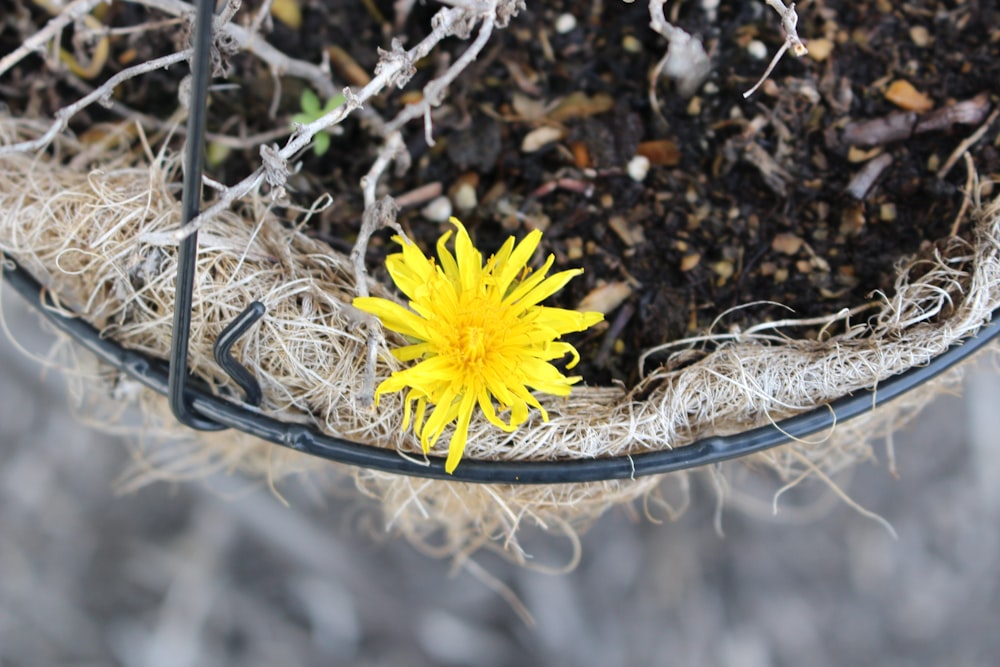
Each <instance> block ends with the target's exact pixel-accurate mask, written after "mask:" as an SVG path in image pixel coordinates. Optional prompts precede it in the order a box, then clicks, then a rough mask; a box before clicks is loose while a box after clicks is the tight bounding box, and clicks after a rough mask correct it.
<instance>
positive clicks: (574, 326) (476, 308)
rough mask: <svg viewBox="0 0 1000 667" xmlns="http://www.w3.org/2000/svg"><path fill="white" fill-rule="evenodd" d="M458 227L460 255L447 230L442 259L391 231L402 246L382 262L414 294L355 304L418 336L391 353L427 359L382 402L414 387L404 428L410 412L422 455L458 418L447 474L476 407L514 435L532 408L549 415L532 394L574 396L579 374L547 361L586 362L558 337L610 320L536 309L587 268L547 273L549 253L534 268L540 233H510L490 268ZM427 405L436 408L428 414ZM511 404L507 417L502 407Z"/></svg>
mask: <svg viewBox="0 0 1000 667" xmlns="http://www.w3.org/2000/svg"><path fill="white" fill-rule="evenodd" d="M451 223H452V224H453V225H455V228H456V230H457V234H456V235H455V254H454V255H453V254H452V253H451V252H450V251H449V250H448V248H447V244H448V240H449V239H450V238H451V236H452V231H451V230H449V231H448V232H446V233H445V234H444V235H443V236H442V237H441V238H440V239H439V240H438V243H437V254H438V261H437V262H435V261H434V259H433V258H427V257H426V256H425V255H424V253H423V252H421V250H420V249H419V248H418V247H417V246H416V245H414V244H412V243H410V242H408V241H406V240H405V239H403V238H401V237H399V236H396V237H393V240H394V241H396V242H397V243H399V244H400V245H401V246H402V249H403V250H402V252H400V253H396V254H393V255H390V256H389V257H388V258H386V262H385V264H386V268H387V269H388V271H389V275H391V276H392V279H393V281H394V282H395V283H396V286H397V287H399V289H400V290H401V291H402V292H403V293H404V294H406V296H407V297H409V299H410V308H409V309H407V308H404V307H403V306H401V305H399V304H397V303H395V302H393V301H389V300H387V299H381V298H377V297H359V298H356V299H355V300H354V305H355V306H356V307H357V308H359V309H360V310H363V311H365V312H367V313H371V314H372V315H376V316H377V317H378V318H379V319H380V320H381V321H382V324H383V325H384V326H386V327H387V328H389V329H392V330H393V331H397V332H399V333H401V334H402V335H403V336H405V337H406V338H407V339H408V340H410V341H411V344H410V345H406V346H404V347H401V348H398V349H396V350H393V355H394V356H395V357H396V358H397V359H399V360H400V361H413V360H415V359H419V360H421V361H420V363H418V364H416V365H415V366H411V367H410V368H407V369H405V370H401V371H397V372H395V373H393V374H392V375H391V376H390V377H389V378H387V379H386V380H385V381H383V382H382V383H381V384H380V385H379V386H378V389H377V390H376V392H375V400H376V402H377V401H378V398H379V396H380V395H382V394H385V393H389V392H395V391H401V390H403V389H409V391H408V393H407V394H406V399H405V410H404V414H403V429H404V430H405V429H407V428H408V427H409V425H410V421H411V417H412V418H413V430H414V432H415V433H416V434H418V435H419V436H420V444H421V447H423V450H424V452H428V451H430V448H431V447H433V446H434V444H435V443H436V442H437V440H438V438H440V437H441V434H442V433H443V432H444V430H445V428H446V427H447V426H448V425H449V424H451V423H454V424H455V427H454V431H453V433H452V436H451V443H450V444H449V446H448V460H447V462H446V463H445V469H446V470H447V471H448V472H449V473H450V472H453V471H454V470H455V467H456V466H457V465H458V462H459V460H460V459H461V458H462V452H464V451H465V443H466V440H467V439H468V436H469V422H470V421H471V419H472V413H473V412H474V411H475V409H476V408H477V407H478V408H479V410H480V411H482V413H483V415H484V416H485V417H486V419H487V420H488V421H489V422H490V423H491V424H493V425H495V426H497V427H498V428H501V429H503V430H504V431H508V432H510V431H514V430H515V429H517V427H518V426H520V425H521V424H523V423H524V422H525V420H527V419H528V412H529V410H528V408H529V406H530V407H535V408H537V409H538V410H539V411H540V412H541V415H542V419H544V420H546V421H548V418H549V417H548V414H546V412H545V409H544V408H543V407H542V405H541V404H540V403H539V402H538V399H536V398H535V397H534V396H533V395H532V394H531V390H532V389H534V390H537V391H540V392H544V393H547V394H554V395H556V396H568V395H569V392H570V386H571V385H573V384H575V383H577V382H579V381H580V379H581V378H580V377H579V376H571V377H566V376H565V375H563V374H562V373H560V372H559V370H558V369H556V367H555V366H553V365H552V364H550V363H549V361H551V360H553V359H560V358H562V357H565V356H566V355H569V356H570V357H571V360H570V363H568V364H567V367H568V368H572V367H573V366H574V365H576V363H577V362H578V361H579V360H580V355H579V354H578V353H577V351H576V349H575V348H574V347H573V346H572V345H570V344H569V343H565V342H560V341H558V340H557V339H558V338H559V337H560V336H562V335H563V334H565V333H569V332H571V331H583V330H584V329H586V328H588V327H590V326H592V325H593V324H596V323H597V322H600V321H601V320H602V319H603V315H601V314H600V313H581V312H577V311H575V310H566V309H563V308H550V307H547V306H541V305H539V303H540V302H541V301H542V300H543V299H545V298H547V297H549V296H551V295H552V294H555V293H556V292H558V291H559V290H560V289H562V288H563V287H564V286H565V285H566V283H568V282H569V281H570V279H572V278H573V277H574V276H576V275H579V274H580V273H583V269H573V270H569V271H560V272H559V273H556V274H553V275H551V276H548V277H546V273H548V271H549V269H550V268H552V262H553V260H554V258H553V256H552V255H549V257H548V259H546V260H545V264H544V265H543V266H542V268H541V269H539V270H538V271H535V272H531V269H529V268H528V267H527V263H528V261H529V260H530V259H531V256H532V255H533V254H534V253H535V249H536V248H537V247H538V242H539V241H540V240H541V238H542V234H541V232H539V231H537V230H536V231H533V232H531V233H530V234H528V235H527V236H526V237H525V238H524V240H522V241H521V242H520V243H518V244H515V243H514V238H513V237H511V238H509V239H507V241H506V243H504V244H503V246H502V247H501V248H500V250H499V251H498V252H497V253H496V254H495V255H493V256H492V257H490V258H489V260H488V261H487V262H486V264H485V265H484V264H483V256H482V254H481V253H480V252H479V251H478V250H477V249H476V248H475V246H473V244H472V239H470V238H469V233H468V232H467V231H466V230H465V227H464V226H463V225H462V223H461V222H459V221H458V220H457V219H456V218H452V219H451ZM413 403H416V412H415V414H414V412H413ZM428 405H432V406H433V410H431V411H430V414H429V416H428V414H427V406H428ZM507 410H509V411H510V413H509V416H508V420H507V421H506V422H505V421H504V420H503V419H502V418H501V417H500V413H504V412H506V411H507Z"/></svg>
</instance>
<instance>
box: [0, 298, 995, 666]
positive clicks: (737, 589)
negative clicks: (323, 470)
mask: <svg viewBox="0 0 1000 667" xmlns="http://www.w3.org/2000/svg"><path fill="white" fill-rule="evenodd" d="M2 300H3V311H4V314H5V318H6V322H7V324H8V326H9V328H10V330H11V331H12V333H13V335H14V338H15V339H16V340H17V341H18V342H19V344H20V345H22V346H24V347H27V348H28V349H29V351H32V352H33V353H35V354H39V355H45V354H46V351H47V350H48V349H49V346H50V343H49V339H48V338H47V337H46V336H45V335H42V333H41V328H40V326H39V324H38V322H37V321H36V319H35V317H34V316H33V314H31V313H28V312H26V310H25V308H24V306H23V305H22V303H21V302H20V300H19V299H18V298H17V297H16V295H14V294H13V293H12V292H10V291H9V290H8V289H7V288H4V291H3V294H2ZM982 364H985V362H982ZM994 371H995V369H992V368H989V369H984V370H982V371H977V372H975V373H973V374H972V376H971V377H970V378H969V380H968V381H967V383H966V387H967V388H966V397H965V398H964V399H961V400H959V399H956V398H952V397H945V398H942V399H939V400H938V401H936V402H935V404H933V405H932V406H931V407H930V408H929V409H928V410H927V411H926V412H925V413H924V414H923V415H922V416H921V417H920V418H919V420H918V421H917V422H916V423H915V424H913V425H912V426H911V427H910V428H909V429H908V430H907V431H906V432H904V433H901V434H899V435H898V436H897V439H896V450H897V458H898V469H899V479H894V478H892V477H891V476H890V475H889V474H888V473H887V472H886V470H885V468H884V467H879V466H875V465H866V466H861V467H860V468H859V469H858V470H857V471H856V474H854V475H853V479H851V480H849V489H850V492H851V494H852V496H853V497H854V498H856V499H857V500H858V501H859V502H860V503H862V504H863V505H864V506H865V507H867V508H869V509H871V510H873V511H876V512H878V513H879V514H881V515H882V516H884V517H885V518H886V519H887V520H889V521H890V522H891V523H892V524H893V526H894V527H895V530H896V532H897V533H898V539H893V538H892V537H890V536H889V534H888V533H887V531H886V530H885V529H884V528H883V527H882V526H880V525H879V524H877V523H876V522H874V521H872V520H870V519H868V518H865V517H863V516H861V515H859V514H858V513H856V512H854V511H853V510H851V509H850V508H848V507H846V506H844V505H843V504H842V503H839V502H827V501H824V500H822V498H821V496H822V494H820V493H819V489H818V488H815V487H814V488H813V489H811V490H808V491H807V492H805V493H803V494H801V496H800V498H799V500H800V501H803V502H806V506H805V507H804V508H802V509H795V508H793V507H791V506H784V507H783V509H782V511H780V512H779V514H778V516H777V517H771V516H770V508H769V498H768V497H767V496H766V495H762V496H761V501H760V502H759V503H749V502H745V503H742V506H743V509H742V510H741V511H735V510H727V511H726V512H724V514H723V522H722V523H723V528H724V530H725V537H724V538H722V537H719V536H718V535H717V534H716V532H715V530H714V528H713V494H712V491H711V489H709V488H708V486H707V484H701V485H699V486H697V487H696V489H695V496H696V498H695V500H696V502H695V504H694V506H693V508H692V509H691V510H690V511H689V512H688V513H687V514H686V515H685V516H684V517H683V518H682V519H680V520H679V521H677V522H675V523H673V524H667V525H653V524H650V523H648V522H646V521H644V520H643V521H638V522H636V521H633V520H632V519H630V518H629V517H628V516H626V514H625V513H624V512H622V511H613V512H611V513H609V514H608V515H607V516H606V517H604V518H603V519H602V520H601V521H599V522H598V523H597V525H596V526H595V527H594V529H593V530H592V531H591V532H590V533H588V534H587V536H586V537H585V538H584V545H583V546H584V556H583V560H582V561H581V563H580V566H579V567H578V568H577V569H576V571H574V572H573V573H571V574H568V575H564V576H548V575H542V574H537V573H534V572H530V571H525V570H519V569H516V568H514V567H511V566H509V565H507V564H506V563H503V562H501V561H499V560H497V559H496V558H493V557H482V558H481V559H480V560H479V562H480V564H481V565H482V566H483V567H484V568H485V569H486V570H488V571H489V572H491V573H493V574H494V575H495V576H497V577H498V578H499V579H500V580H501V581H503V582H504V583H505V584H506V585H508V586H510V588H511V589H512V590H513V591H514V592H515V593H516V594H517V595H518V596H519V597H520V599H521V600H523V602H524V604H525V605H526V606H527V608H528V609H529V610H530V612H531V613H532V614H533V615H534V617H535V619H536V621H537V624H536V625H535V626H534V627H528V626H526V625H525V624H524V623H522V622H521V621H520V620H519V618H518V617H517V615H516V614H515V612H514V611H513V609H512V608H511V606H510V605H509V604H508V603H507V602H505V601H504V600H503V599H502V598H501V597H500V596H499V595H498V594H496V593H494V592H493V591H491V590H490V589H489V588H487V587H486V586H485V585H484V584H482V583H481V582H480V581H478V580H477V579H475V578H473V577H472V576H471V575H469V574H468V573H466V572H464V571H459V572H457V573H454V572H452V568H451V565H450V564H449V563H447V562H441V561H436V560H431V559H429V558H427V557H425V556H423V555H421V554H420V553H417V552H416V551H414V550H413V549H412V548H410V547H409V546H407V545H406V544H404V543H402V542H400V541H397V540H394V539H391V538H377V537H375V536H373V535H372V534H371V532H370V531H369V530H368V529H367V528H366V526H367V525H368V522H369V520H370V512H368V511H366V508H367V507H368V506H366V505H365V502H364V501H362V500H360V499H357V500H355V499H350V498H333V499H327V500H326V501H323V502H320V501H317V500H315V499H312V498H310V496H309V495H308V494H306V493H299V492H297V491H296V489H295V488H288V486H289V485H285V487H283V491H285V492H286V493H287V495H288V497H289V500H290V501H291V503H292V507H291V508H288V507H285V506H284V505H282V504H281V503H280V502H278V500H276V499H275V498H274V497H273V496H272V495H271V494H270V493H269V492H268V491H267V490H266V489H259V488H255V487H253V486H252V485H250V484H248V483H247V481H246V480H241V479H239V478H234V477H223V476H220V477H215V478H212V479H209V480H206V481H204V482H199V483H189V484H182V485H168V484H155V485H153V486H150V487H147V488H144V489H142V490H140V491H139V492H137V493H134V494H132V495H128V496H118V495H116V494H115V493H114V491H113V485H114V481H115V478H116V476H117V475H118V474H120V473H121V471H122V470H123V468H124V467H125V462H126V460H127V456H128V453H127V451H128V450H127V449H126V447H125V445H124V444H123V443H121V442H119V441H116V439H114V438H111V437H108V436H105V435H101V434H98V433H96V432H94V431H91V430H88V429H87V428H85V427H83V426H81V425H80V424H79V422H77V421H76V420H75V419H74V418H73V417H72V416H71V415H70V410H69V409H68V407H67V400H66V397H65V391H64V388H63V382H62V381H61V380H60V377H59V375H58V374H56V373H52V372H46V371H45V370H44V366H43V365H41V364H39V363H38V362H36V361H33V360H30V359H29V358H28V357H26V356H25V355H24V354H23V353H22V352H19V351H17V350H15V347H14V345H13V344H12V343H11V341H10V340H9V339H7V337H6V336H4V337H3V341H2V342H0V665H2V666H3V667H15V666H22V665H23V666H29V665H31V666H34V665H43V666H44V665H77V666H81V667H82V666H85V665H86V666H97V665H127V666H136V667H139V666H142V667H160V666H164V667H165V666H170V667H184V666H187V665H192V666H194V665H241V666H245V667H253V666H256V665H261V666H263V665H268V666H272V665H306V666H309V665H358V666H362V667H368V666H370V667H376V666H378V667H390V666H393V667H395V666H407V667H420V666H421V665H484V666H490V665H497V666H500V665H520V664H538V665H542V664H544V665H557V666H558V665H567V666H569V665H573V666H580V667H586V666H590V665H593V666H600V667H614V666H616V665H720V666H727V665H733V666H737V665H738V666H740V667H757V666H760V667H767V666H772V665H774V666H779V665H788V666H793V665H794V666H799V665H810V666H816V667H824V666H826V665H830V666H835V665H876V664H877V665H883V666H886V667H892V666H894V665H968V666H976V665H983V666H987V665H996V664H997V660H998V657H997V656H1000V632H998V631H997V627H998V623H997V621H998V619H1000V584H998V582H1000V576H998V575H1000V530H998V525H1000V522H998V519H1000V442H998V436H997V433H998V432H1000V410H998V405H1000V402H998V398H1000V374H996V373H995V372H994ZM761 488H762V489H766V488H769V487H768V486H766V485H761ZM810 498H812V499H816V498H819V500H818V501H816V502H812V503H809V502H808V501H809V500H810ZM792 500H794V498H793V499H792ZM810 507H811V509H810ZM528 543H529V545H530V548H531V550H532V551H533V553H535V554H536V555H537V556H538V558H539V560H545V559H550V558H551V559H558V558H559V557H561V555H563V551H564V550H563V549H562V547H561V545H558V544H556V545H553V544H551V542H549V541H545V540H539V539H533V538H531V537H530V536H529V539H528Z"/></svg>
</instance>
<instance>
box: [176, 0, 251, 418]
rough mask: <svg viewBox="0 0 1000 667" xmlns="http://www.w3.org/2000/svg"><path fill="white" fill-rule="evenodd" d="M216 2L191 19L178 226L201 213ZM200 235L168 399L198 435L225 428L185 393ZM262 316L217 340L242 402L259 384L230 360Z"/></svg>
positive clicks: (180, 268) (180, 289) (190, 246)
mask: <svg viewBox="0 0 1000 667" xmlns="http://www.w3.org/2000/svg"><path fill="white" fill-rule="evenodd" d="M214 8H215V3H214V2H212V0H199V1H198V8H197V16H196V18H195V33H194V53H193V55H192V56H191V103H190V104H189V105H188V110H189V112H188V124H187V143H186V145H185V148H184V150H185V153H184V184H183V188H184V189H183V193H182V196H181V227H183V226H184V225H186V224H187V223H189V222H190V221H191V220H193V219H194V218H196V217H197V216H198V213H199V212H200V209H201V176H202V153H203V151H202V148H203V146H202V144H203V143H204V136H205V110H206V108H207V98H208V80H209V74H210V68H211V62H212V59H211V53H210V51H211V47H212V17H213V10H214ZM197 257H198V232H197V231H196V232H194V233H193V234H191V235H190V236H188V237H186V238H185V239H184V240H182V241H181V242H180V247H179V248H178V252H177V285H176V288H175V291H174V319H173V327H172V329H171V333H172V336H171V338H170V370H169V376H168V397H169V399H170V409H171V411H172V412H173V413H174V417H176V418H177V421H179V422H181V423H182V424H184V425H185V426H190V427H191V428H195V429H198V430H202V431H218V430H220V429H224V428H228V427H227V426H225V425H223V424H220V423H218V422H217V421H215V420H213V419H209V418H206V417H205V416H204V415H202V414H200V413H199V412H198V411H197V410H194V409H192V406H191V399H190V395H189V391H188V387H187V385H188V379H189V373H188V365H187V359H188V343H189V341H190V337H191V304H192V300H193V296H194V276H195V271H196V268H197V261H196V260H197ZM263 314H264V305H263V304H262V303H260V302H259V301H254V302H253V303H251V304H250V305H249V306H247V308H246V310H244V311H243V312H242V313H241V314H240V315H239V317H237V318H236V320H235V321H233V323H232V324H230V325H229V326H228V327H226V329H225V330H224V331H223V332H222V334H221V335H220V336H219V339H218V341H216V344H215V350H214V351H215V361H216V363H218V364H219V365H220V366H221V367H222V369H223V370H225V371H226V373H228V374H229V376H230V377H231V378H232V379H233V380H234V381H235V382H236V383H237V384H239V385H240V387H241V388H242V389H243V391H244V393H245V394H246V402H247V403H248V404H250V405H253V406H257V405H260V399H261V392H260V385H259V384H258V383H257V380H256V379H255V378H254V377H253V375H251V373H250V371H248V370H247V369H246V368H244V367H243V366H241V365H240V363H239V362H238V361H236V359H234V358H233V356H232V353H231V350H232V347H233V344H234V343H235V342H236V341H237V340H238V339H239V337H240V336H241V335H243V334H244V333H245V332H246V331H247V329H249V328H250V326H252V325H253V323H254V322H256V321H257V320H259V319H260V318H261V316H262V315H263Z"/></svg>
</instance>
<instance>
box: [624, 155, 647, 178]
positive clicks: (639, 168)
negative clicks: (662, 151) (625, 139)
mask: <svg viewBox="0 0 1000 667" xmlns="http://www.w3.org/2000/svg"><path fill="white" fill-rule="evenodd" d="M625 171H626V172H628V176H629V178H631V179H632V180H633V181H635V182H637V183H641V182H643V181H644V180H646V174H648V173H649V158H648V157H646V156H644V155H636V156H635V157H634V158H632V159H631V160H629V161H628V165H626V167H625Z"/></svg>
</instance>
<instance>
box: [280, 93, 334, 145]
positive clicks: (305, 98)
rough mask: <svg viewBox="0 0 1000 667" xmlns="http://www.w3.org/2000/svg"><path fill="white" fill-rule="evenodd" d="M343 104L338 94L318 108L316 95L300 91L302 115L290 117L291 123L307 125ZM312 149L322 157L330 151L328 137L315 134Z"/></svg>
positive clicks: (323, 134) (326, 134) (324, 133)
mask: <svg viewBox="0 0 1000 667" xmlns="http://www.w3.org/2000/svg"><path fill="white" fill-rule="evenodd" d="M343 103H344V96H343V95H339V94H338V95H334V96H333V97H331V98H330V99H329V100H327V103H326V105H324V106H320V103H319V97H317V96H316V93H314V92H313V91H311V90H310V89H308V88H306V89H305V90H303V91H302V97H300V98H299V106H300V107H301V108H302V113H297V114H295V115H294V116H292V122H293V123H298V124H300V125H308V124H309V123H311V122H313V121H314V120H317V119H319V118H320V117H322V116H323V115H325V114H328V113H330V112H331V111H333V110H334V109H336V108H337V107H339V106H340V105H341V104H343ZM312 147H313V153H315V154H316V155H323V154H324V153H326V152H327V151H328V150H330V135H329V134H328V133H326V132H317V133H316V136H315V137H313V144H312Z"/></svg>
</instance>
